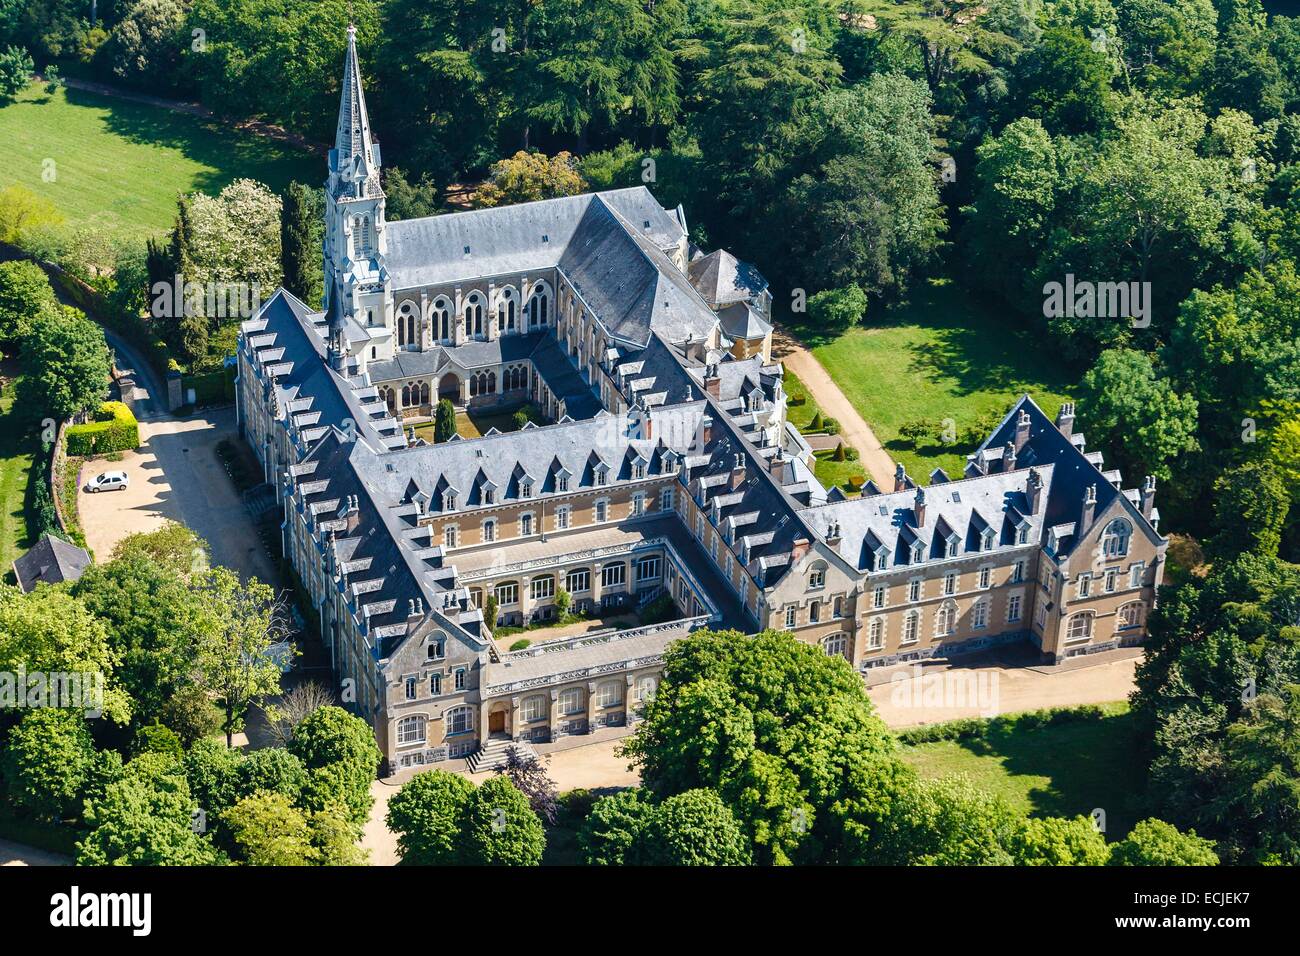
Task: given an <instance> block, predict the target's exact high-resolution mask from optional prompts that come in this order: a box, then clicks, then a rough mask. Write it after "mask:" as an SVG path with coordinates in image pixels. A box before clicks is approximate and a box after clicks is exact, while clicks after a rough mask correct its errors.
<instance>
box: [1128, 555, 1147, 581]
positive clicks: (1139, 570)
mask: <svg viewBox="0 0 1300 956" xmlns="http://www.w3.org/2000/svg"><path fill="white" fill-rule="evenodd" d="M1146 569H1147V566H1146V562H1145V561H1138V562H1137V563H1136V564H1132V565H1129V569H1128V586H1129V587H1131V588H1140V587H1141V586H1142V577H1143V575H1144V574H1145V573H1146Z"/></svg>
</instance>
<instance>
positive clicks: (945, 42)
mask: <svg viewBox="0 0 1300 956" xmlns="http://www.w3.org/2000/svg"><path fill="white" fill-rule="evenodd" d="M992 7H993V5H991V4H990V5H989V6H987V7H984V6H981V7H976V8H972V7H971V6H970V5H969V4H967V3H963V2H961V0H908V2H904V3H887V2H885V0H866V2H862V3H858V4H855V8H856V10H857V11H858V12H860V13H861V14H862V15H870V16H873V17H874V18H875V20H876V22H877V24H879V26H880V27H882V28H883V29H884V30H885V31H886V33H894V34H897V35H899V36H901V37H903V38H904V39H906V40H908V41H909V42H911V43H913V44H915V45H916V48H917V49H918V50H919V51H920V53H921V57H922V60H923V63H924V67H925V78H926V80H927V82H928V83H929V84H930V89H931V91H932V92H936V93H937V92H938V91H939V89H940V87H941V86H943V85H944V84H946V83H947V82H948V80H949V78H950V77H952V76H953V75H954V74H959V73H960V74H979V73H985V72H988V71H989V70H991V69H992V68H993V58H994V57H996V56H998V55H1005V54H1009V53H1011V52H1013V51H1014V50H1015V49H1016V48H1017V46H1018V44H1017V42H1016V41H1015V40H1014V39H1013V38H1012V37H1010V36H1008V35H1007V34H1006V33H1003V32H1001V30H1000V29H998V27H999V26H1001V25H1002V24H999V23H997V22H996V21H995V20H994V19H993V18H992V17H991V16H990V9H992Z"/></svg>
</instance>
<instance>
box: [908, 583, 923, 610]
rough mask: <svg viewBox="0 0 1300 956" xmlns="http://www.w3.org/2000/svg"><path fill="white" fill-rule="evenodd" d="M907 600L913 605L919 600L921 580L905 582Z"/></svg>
mask: <svg viewBox="0 0 1300 956" xmlns="http://www.w3.org/2000/svg"><path fill="white" fill-rule="evenodd" d="M907 599H908V600H909V601H911V602H912V603H913V604H915V603H916V602H917V601H919V600H921V579H920V578H913V579H912V580H910V581H908V582H907Z"/></svg>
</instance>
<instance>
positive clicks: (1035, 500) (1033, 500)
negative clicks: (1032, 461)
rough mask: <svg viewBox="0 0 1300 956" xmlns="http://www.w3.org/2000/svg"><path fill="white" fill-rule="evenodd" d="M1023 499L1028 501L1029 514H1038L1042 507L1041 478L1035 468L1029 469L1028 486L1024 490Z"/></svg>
mask: <svg viewBox="0 0 1300 956" xmlns="http://www.w3.org/2000/svg"><path fill="white" fill-rule="evenodd" d="M1025 497H1026V498H1028V499H1029V513H1030V514H1031V515H1036V514H1038V509H1039V508H1041V507H1042V506H1043V476H1042V473H1041V472H1039V470H1038V469H1037V468H1030V469H1029V484H1028V486H1027V487H1026V489H1025Z"/></svg>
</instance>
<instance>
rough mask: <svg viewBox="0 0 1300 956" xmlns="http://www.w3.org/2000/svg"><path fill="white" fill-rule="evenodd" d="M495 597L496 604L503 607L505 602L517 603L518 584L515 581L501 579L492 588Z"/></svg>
mask: <svg viewBox="0 0 1300 956" xmlns="http://www.w3.org/2000/svg"><path fill="white" fill-rule="evenodd" d="M492 593H493V595H494V596H495V597H496V599H497V604H498V605H500V606H502V607H504V606H505V605H507V604H518V603H519V584H518V582H515V581H503V582H502V583H500V584H498V585H497V586H496V587H495V588H493V590H492Z"/></svg>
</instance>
